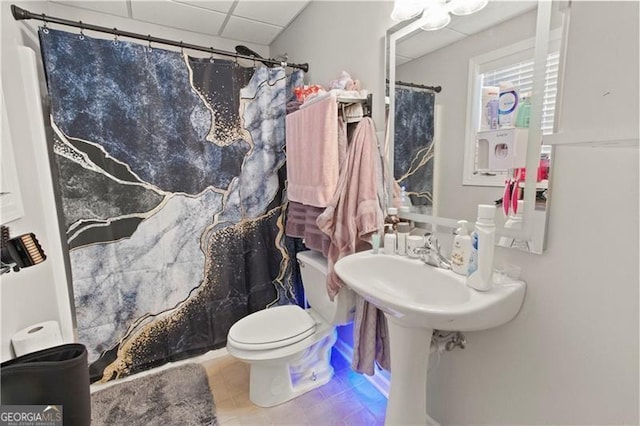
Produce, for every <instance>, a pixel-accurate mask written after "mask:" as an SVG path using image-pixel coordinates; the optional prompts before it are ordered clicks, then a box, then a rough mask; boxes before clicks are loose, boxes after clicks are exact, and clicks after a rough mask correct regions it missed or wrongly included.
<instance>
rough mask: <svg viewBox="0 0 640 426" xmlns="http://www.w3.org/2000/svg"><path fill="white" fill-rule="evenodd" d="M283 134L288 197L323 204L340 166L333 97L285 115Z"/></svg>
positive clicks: (329, 199) (328, 199)
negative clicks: (284, 137)
mask: <svg viewBox="0 0 640 426" xmlns="http://www.w3.org/2000/svg"><path fill="white" fill-rule="evenodd" d="M286 135H287V136H286V137H287V139H286V145H287V181H288V184H287V196H288V198H289V200H290V201H296V202H298V203H302V204H307V205H309V206H315V207H326V206H327V204H328V203H329V201H331V199H332V198H333V195H334V193H335V191H336V185H337V183H338V177H339V169H340V149H339V144H338V104H337V102H336V98H335V97H333V96H327V97H326V99H323V100H321V101H318V102H315V103H313V104H312V105H309V106H308V107H306V108H304V109H300V110H298V111H296V112H293V113H291V114H289V115H287V118H286Z"/></svg>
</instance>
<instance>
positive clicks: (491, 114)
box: [480, 86, 500, 131]
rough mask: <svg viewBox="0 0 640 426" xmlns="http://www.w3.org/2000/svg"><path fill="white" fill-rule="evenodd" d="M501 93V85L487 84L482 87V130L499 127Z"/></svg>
mask: <svg viewBox="0 0 640 426" xmlns="http://www.w3.org/2000/svg"><path fill="white" fill-rule="evenodd" d="M499 95H500V88H499V87H496V86H485V87H483V88H482V101H481V102H482V104H481V108H482V118H481V119H480V131H484V130H495V129H497V128H498V96H499Z"/></svg>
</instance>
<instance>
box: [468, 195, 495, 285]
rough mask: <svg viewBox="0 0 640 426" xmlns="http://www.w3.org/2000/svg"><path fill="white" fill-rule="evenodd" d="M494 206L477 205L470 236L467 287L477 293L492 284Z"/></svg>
mask: <svg viewBox="0 0 640 426" xmlns="http://www.w3.org/2000/svg"><path fill="white" fill-rule="evenodd" d="M495 214H496V206H494V205H488V204H480V205H478V219H477V221H476V226H475V230H474V231H473V234H472V235H471V256H470V259H469V275H468V277H467V285H468V286H469V287H471V288H474V289H476V290H479V291H487V290H490V289H491V287H492V285H493V282H492V275H493V251H494V244H495V239H496V225H495V222H494V217H495Z"/></svg>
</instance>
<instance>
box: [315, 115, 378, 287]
mask: <svg viewBox="0 0 640 426" xmlns="http://www.w3.org/2000/svg"><path fill="white" fill-rule="evenodd" d="M379 168H380V156H379V154H378V145H377V143H376V134H375V127H374V125H373V121H372V120H371V118H369V117H366V118H363V119H362V121H360V123H358V126H357V127H356V129H355V131H354V132H353V136H352V139H351V145H350V146H349V151H348V153H347V158H346V159H345V162H344V165H343V168H342V172H341V174H340V181H339V182H338V185H337V189H336V193H335V196H334V198H333V199H332V200H331V202H330V203H329V205H328V206H327V208H326V210H325V211H324V213H322V214H321V215H320V216H319V217H318V221H317V223H318V227H319V228H320V230H321V231H322V232H324V233H325V234H327V235H328V236H329V238H331V246H330V247H329V255H328V266H329V276H328V278H327V290H328V292H329V296H330V297H331V298H333V297H334V296H335V295H336V294H337V293H338V291H339V290H340V288H341V287H342V286H343V285H344V283H343V282H342V280H341V279H340V277H338V275H337V274H336V273H335V272H334V270H333V265H334V264H335V263H336V262H337V261H338V260H339V259H341V258H343V257H344V256H347V255H349V254H352V253H355V252H358V251H361V250H365V249H367V248H369V247H370V245H369V243H368V240H369V239H370V237H371V234H373V233H375V232H379V231H380V230H382V226H383V221H384V217H383V213H382V209H381V208H380V202H379V200H378V177H379V175H380V173H381V172H380V169H379Z"/></svg>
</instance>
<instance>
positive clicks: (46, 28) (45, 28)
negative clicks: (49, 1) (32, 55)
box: [42, 13, 49, 34]
mask: <svg viewBox="0 0 640 426" xmlns="http://www.w3.org/2000/svg"><path fill="white" fill-rule="evenodd" d="M42 20H43V21H44V27H42V32H43V33H45V34H49V27H47V15H45V14H44V13H43V14H42Z"/></svg>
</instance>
